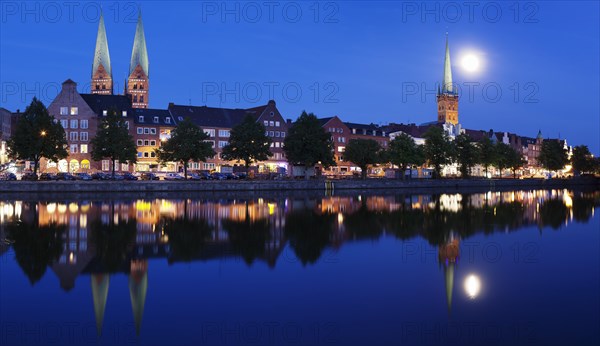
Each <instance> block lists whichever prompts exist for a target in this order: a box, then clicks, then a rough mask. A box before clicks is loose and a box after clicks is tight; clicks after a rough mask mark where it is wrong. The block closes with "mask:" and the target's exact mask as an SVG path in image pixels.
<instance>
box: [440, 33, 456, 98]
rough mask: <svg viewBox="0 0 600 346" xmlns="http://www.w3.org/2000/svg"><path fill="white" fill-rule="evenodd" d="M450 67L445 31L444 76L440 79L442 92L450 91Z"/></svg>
mask: <svg viewBox="0 0 600 346" xmlns="http://www.w3.org/2000/svg"><path fill="white" fill-rule="evenodd" d="M452 90H453V89H452V68H451V67H450V47H448V33H446V56H445V57H444V78H443V79H442V93H446V94H451V93H452Z"/></svg>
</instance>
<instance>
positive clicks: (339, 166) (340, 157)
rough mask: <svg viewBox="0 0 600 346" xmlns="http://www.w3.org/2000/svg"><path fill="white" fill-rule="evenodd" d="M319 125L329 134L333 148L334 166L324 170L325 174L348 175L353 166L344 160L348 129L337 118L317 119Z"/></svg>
mask: <svg viewBox="0 0 600 346" xmlns="http://www.w3.org/2000/svg"><path fill="white" fill-rule="evenodd" d="M319 122H320V123H321V127H322V128H323V129H324V130H325V131H326V132H328V133H329V134H331V140H332V141H333V147H334V149H333V150H334V154H333V155H334V159H335V163H336V166H333V167H329V169H327V170H325V171H324V173H325V174H333V175H336V174H342V175H344V174H348V173H349V172H350V171H351V170H352V168H353V167H355V166H356V165H354V164H353V163H352V162H350V161H346V160H345V159H344V151H345V150H346V145H348V142H349V141H350V129H349V128H348V126H346V124H344V122H343V121H342V120H341V119H340V118H339V117H337V116H333V117H328V118H321V119H319Z"/></svg>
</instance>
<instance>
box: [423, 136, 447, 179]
mask: <svg viewBox="0 0 600 346" xmlns="http://www.w3.org/2000/svg"><path fill="white" fill-rule="evenodd" d="M423 151H424V153H425V158H426V159H427V161H428V162H429V164H430V165H432V166H433V167H434V168H433V169H434V173H435V177H436V178H437V177H440V176H441V171H442V165H446V164H449V163H452V160H453V158H454V148H453V145H452V143H451V142H450V139H449V138H448V135H447V134H446V132H444V130H443V129H441V128H439V127H436V126H432V127H430V128H429V130H427V132H426V133H425V146H424V148H423Z"/></svg>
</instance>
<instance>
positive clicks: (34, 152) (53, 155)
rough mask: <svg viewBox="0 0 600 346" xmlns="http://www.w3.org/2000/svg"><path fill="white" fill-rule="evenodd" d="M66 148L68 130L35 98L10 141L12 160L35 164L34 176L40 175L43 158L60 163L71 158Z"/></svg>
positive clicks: (18, 123)
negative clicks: (40, 164)
mask: <svg viewBox="0 0 600 346" xmlns="http://www.w3.org/2000/svg"><path fill="white" fill-rule="evenodd" d="M66 147H67V138H66V136H65V130H64V129H63V128H62V126H61V125H60V124H59V123H57V122H55V119H54V117H53V116H50V114H48V110H47V109H46V106H44V104H43V103H42V102H41V101H39V100H38V99H37V98H35V97H34V98H33V100H32V101H31V104H29V106H27V109H26V110H25V113H23V115H22V116H20V118H19V120H18V122H17V126H16V129H15V133H14V134H13V135H12V137H11V138H10V140H9V141H8V154H9V156H11V157H12V158H13V159H17V160H31V161H33V162H34V165H33V173H35V174H37V171H38V167H39V163H40V159H41V158H42V157H44V158H46V159H48V160H51V161H54V162H58V160H60V159H64V158H66V157H67V156H68V155H69V153H68V152H67V149H66Z"/></svg>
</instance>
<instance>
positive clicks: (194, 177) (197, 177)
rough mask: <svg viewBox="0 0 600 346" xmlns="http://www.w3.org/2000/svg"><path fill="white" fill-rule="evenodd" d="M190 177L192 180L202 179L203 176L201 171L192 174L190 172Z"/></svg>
mask: <svg viewBox="0 0 600 346" xmlns="http://www.w3.org/2000/svg"><path fill="white" fill-rule="evenodd" d="M188 179H190V180H202V176H201V175H200V174H199V173H190V174H188Z"/></svg>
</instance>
